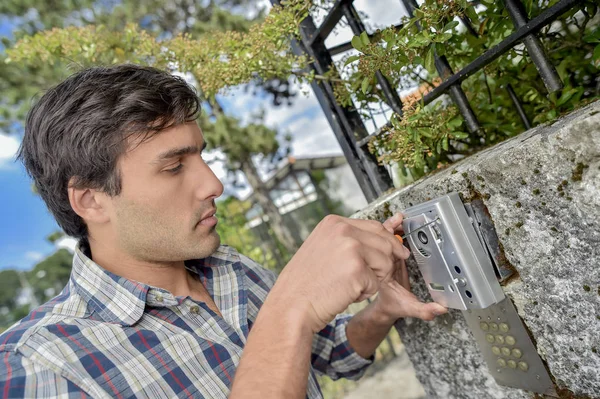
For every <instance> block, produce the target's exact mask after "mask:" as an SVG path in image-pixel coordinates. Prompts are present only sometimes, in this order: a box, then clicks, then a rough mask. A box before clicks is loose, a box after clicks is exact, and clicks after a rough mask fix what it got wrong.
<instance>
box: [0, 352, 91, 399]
mask: <svg viewBox="0 0 600 399" xmlns="http://www.w3.org/2000/svg"><path fill="white" fill-rule="evenodd" d="M0 397H1V398H44V399H54V398H56V399H58V398H60V399H71V398H79V399H81V398H87V397H89V396H88V394H87V393H86V392H85V391H84V390H83V389H81V388H80V387H78V386H77V385H75V384H74V383H73V382H71V381H70V380H68V379H66V378H65V377H63V376H61V375H58V374H56V373H54V372H53V371H51V370H48V369H47V368H45V367H42V366H40V365H37V364H35V363H33V362H32V361H31V360H29V359H27V358H25V357H23V356H22V355H21V354H19V353H16V352H11V351H0Z"/></svg>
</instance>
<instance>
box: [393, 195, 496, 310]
mask: <svg viewBox="0 0 600 399" xmlns="http://www.w3.org/2000/svg"><path fill="white" fill-rule="evenodd" d="M403 214H404V222H403V227H404V233H405V235H406V236H407V241H408V243H409V245H410V247H411V248H412V250H413V251H412V252H413V254H414V257H415V260H416V261H417V265H418V266H419V270H420V271H421V274H422V275H423V278H424V279H425V282H426V283H427V289H428V290H429V293H430V294H431V297H432V298H433V300H434V301H436V302H437V303H439V304H441V305H444V306H446V307H449V308H454V309H460V310H466V309H483V308H487V307H488V306H490V305H493V304H495V303H498V302H500V301H501V300H503V299H504V292H503V291H502V288H501V287H500V285H499V284H498V281H497V279H496V274H495V272H494V267H493V265H492V263H491V260H490V257H489V255H488V253H487V252H486V250H485V249H484V247H483V246H482V244H481V242H480V240H479V238H478V236H477V234H476V232H475V229H474V227H473V225H472V221H471V218H470V217H469V215H467V212H466V211H465V207H464V205H463V203H462V201H461V199H460V197H459V195H458V194H457V193H450V194H448V195H445V196H443V197H439V198H436V199H434V200H431V201H428V202H425V203H422V204H419V205H416V206H413V207H411V208H408V209H406V210H405V211H404V212H403ZM432 221H436V223H433V224H430V225H429V226H426V227H424V228H422V226H424V225H425V224H427V223H430V222H432ZM417 230H419V231H417ZM413 232H414V233H413Z"/></svg>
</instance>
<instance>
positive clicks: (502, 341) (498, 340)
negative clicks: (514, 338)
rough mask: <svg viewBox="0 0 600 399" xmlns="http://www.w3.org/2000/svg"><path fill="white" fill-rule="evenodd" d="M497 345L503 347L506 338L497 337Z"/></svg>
mask: <svg viewBox="0 0 600 399" xmlns="http://www.w3.org/2000/svg"><path fill="white" fill-rule="evenodd" d="M496 343H497V344H501V345H502V344H503V343H504V337H503V336H502V335H496Z"/></svg>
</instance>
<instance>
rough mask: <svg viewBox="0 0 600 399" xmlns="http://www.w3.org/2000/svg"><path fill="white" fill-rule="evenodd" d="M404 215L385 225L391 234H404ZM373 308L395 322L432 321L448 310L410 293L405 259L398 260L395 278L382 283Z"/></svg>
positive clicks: (389, 220) (399, 215)
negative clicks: (415, 318) (409, 318)
mask: <svg viewBox="0 0 600 399" xmlns="http://www.w3.org/2000/svg"><path fill="white" fill-rule="evenodd" d="M402 219H403V217H402V214H401V213H398V214H396V215H394V216H393V217H392V218H390V219H388V220H386V221H385V222H384V223H383V227H384V228H385V229H386V230H387V231H388V232H389V233H391V234H400V235H401V234H404V230H403V229H402ZM372 306H373V307H374V308H375V309H376V310H377V312H378V313H379V314H380V315H381V316H382V317H384V318H386V319H389V320H390V321H391V322H394V321H396V320H398V319H400V318H402V317H417V318H419V319H423V320H432V319H433V318H434V317H435V316H439V315H441V314H444V313H446V312H447V311H448V310H447V309H446V308H445V307H443V306H442V305H439V304H437V303H435V302H431V303H423V302H421V301H420V300H419V299H417V297H416V296H415V295H414V294H413V293H411V292H410V284H409V281H408V272H407V270H406V264H405V263H404V259H398V260H397V265H396V268H395V273H394V275H393V278H391V279H387V280H386V281H384V282H382V284H381V288H380V290H379V293H378V295H377V298H375V300H374V301H373V304H372Z"/></svg>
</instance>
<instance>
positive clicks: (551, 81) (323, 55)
mask: <svg viewBox="0 0 600 399" xmlns="http://www.w3.org/2000/svg"><path fill="white" fill-rule="evenodd" d="M503 1H504V6H505V7H506V9H507V12H508V14H509V16H510V18H511V20H512V23H513V25H514V27H515V31H514V32H513V33H512V34H510V35H509V36H508V37H506V38H505V39H504V40H502V41H501V42H500V43H499V44H497V45H495V46H494V47H492V48H490V49H487V50H486V51H484V52H483V53H482V54H481V55H480V56H479V57H478V58H476V59H475V60H474V61H472V62H471V63H469V64H468V65H466V66H465V67H464V68H462V69H461V70H460V71H458V72H456V73H455V72H453V71H452V68H451V67H450V64H449V63H448V60H447V59H446V57H445V56H437V55H436V56H435V67H436V69H437V71H438V74H439V75H440V77H441V78H442V81H441V83H440V84H439V85H438V86H437V87H435V88H434V89H433V90H431V91H430V92H429V93H427V94H426V95H425V96H424V97H423V102H424V104H425V105H427V104H430V103H431V102H432V101H434V100H436V99H437V98H439V97H440V96H441V95H443V94H449V96H450V98H451V99H452V101H453V102H454V103H455V104H456V106H457V107H458V109H459V111H460V113H461V115H462V116H463V118H464V120H465V123H466V126H467V129H468V130H469V132H471V133H475V132H478V131H479V130H480V129H481V126H480V124H479V121H478V120H477V116H476V115H475V113H474V112H473V109H472V108H471V105H470V104H469V100H468V99H467V96H466V95H465V93H464V91H463V89H462V87H461V82H462V81H463V80H465V79H467V78H468V77H469V76H471V75H473V74H474V73H476V72H478V71H479V70H481V69H483V68H484V67H485V66H487V65H489V64H490V63H492V62H493V61H494V60H496V59H497V58H498V57H500V56H502V55H503V54H505V53H507V52H508V51H510V50H511V49H512V48H513V47H515V46H516V45H518V44H520V43H523V45H524V46H525V48H526V49H527V52H528V54H529V56H530V58H531V60H532V61H533V63H534V65H535V67H536V68H537V70H538V72H539V75H540V77H541V79H542V81H543V83H544V85H545V87H546V88H547V90H548V92H549V93H552V92H555V91H558V90H560V89H562V87H563V83H562V81H561V79H560V77H559V76H558V73H557V72H556V69H555V68H554V66H553V65H552V63H551V62H550V61H549V59H548V57H547V55H546V52H545V50H544V47H543V45H542V43H541V41H540V40H539V39H538V37H537V36H536V34H537V32H539V31H540V30H541V29H542V28H543V27H545V26H547V25H549V24H551V23H552V22H553V21H555V20H556V19H557V18H558V17H560V16H561V15H562V14H564V13H565V12H567V11H568V10H570V9H571V8H573V7H575V6H576V5H578V3H582V1H581V0H560V1H559V2H557V3H556V4H554V5H553V6H551V7H548V8H547V9H545V10H544V11H543V12H541V13H540V14H539V15H538V16H536V17H535V18H533V19H531V20H529V19H528V17H527V14H526V12H525V8H524V6H523V4H522V3H521V1H520V0H503ZM401 2H402V3H403V4H404V7H405V8H406V10H407V11H408V13H409V16H410V17H412V16H413V15H414V11H415V10H416V9H417V8H418V7H419V6H418V4H417V2H416V0H401ZM271 3H272V4H280V0H271ZM342 17H345V18H346V21H347V23H348V26H349V27H350V28H351V29H352V33H353V34H354V35H360V34H361V33H362V32H365V31H366V30H365V26H364V24H363V22H362V20H361V18H360V16H359V13H358V12H357V10H356V9H355V7H354V5H353V0H337V1H336V2H335V3H334V4H333V6H332V8H331V9H330V10H329V12H328V14H327V15H326V17H325V19H324V20H323V22H322V23H321V24H320V25H319V26H318V27H317V26H316V25H315V22H314V20H313V17H312V16H309V17H307V18H306V19H305V20H304V21H302V23H301V25H300V40H299V41H294V43H293V50H294V51H295V52H296V53H297V54H303V53H304V54H308V55H309V56H310V57H311V58H312V60H313V63H312V65H311V68H313V69H314V71H315V73H316V74H318V75H324V74H325V73H326V72H327V71H329V70H330V69H331V68H335V66H334V63H333V60H332V56H334V55H337V54H341V53H343V52H346V51H348V50H351V49H352V45H351V43H350V42H348V43H343V44H340V45H337V46H333V47H331V48H327V47H326V45H325V39H326V38H327V37H328V36H329V35H330V34H331V33H332V31H333V30H334V28H335V27H336V26H337V25H338V24H339V23H340V21H341V20H342ZM462 23H463V24H464V25H465V26H466V28H467V29H468V31H469V32H470V33H471V34H474V35H478V33H477V32H476V30H475V29H474V28H473V27H472V25H471V24H470V22H469V21H468V20H467V19H462ZM376 78H377V83H378V85H379V88H380V89H381V90H382V92H383V93H384V97H385V100H386V104H387V106H389V107H390V108H391V109H392V110H393V111H394V112H395V113H397V114H399V115H400V116H401V115H402V102H401V100H400V97H399V96H398V92H397V90H396V88H395V87H393V86H392V84H391V83H390V82H389V81H388V80H387V79H386V77H385V76H383V74H381V73H380V72H377V76H376ZM311 85H312V89H313V91H314V93H315V95H316V97H317V100H318V101H319V103H320V105H321V107H322V109H323V111H324V113H325V116H326V117H327V119H328V121H329V124H330V126H331V128H332V130H333V132H334V134H335V136H336V137H337V140H338V142H339V144H340V147H341V148H342V151H343V153H344V155H345V157H346V159H347V160H348V164H349V165H350V167H351V168H352V171H353V173H354V175H355V177H356V179H357V181H358V183H359V185H360V187H361V188H362V191H363V193H364V195H365V197H366V198H367V200H368V201H372V200H374V199H376V198H378V197H379V196H381V194H383V193H384V192H385V191H387V190H389V189H390V188H392V187H393V185H392V179H391V176H390V173H389V171H388V170H387V169H386V168H385V167H384V166H382V165H379V164H378V162H377V159H376V157H375V156H374V155H373V154H371V153H370V152H369V151H368V149H367V145H368V143H369V141H370V140H371V139H372V138H373V136H374V135H377V134H379V132H380V131H381V130H379V131H376V132H374V133H372V134H368V131H367V128H366V127H365V124H364V122H363V120H362V118H361V117H360V115H359V113H358V112H357V111H356V109H355V107H353V106H349V107H343V106H341V105H340V104H339V103H338V102H337V101H336V97H335V95H334V90H333V87H332V85H331V84H330V83H329V82H328V81H326V80H314V81H313V82H312V83H311ZM507 91H508V94H509V96H510V98H511V100H512V102H513V104H514V106H515V108H516V111H517V114H518V115H519V117H520V118H521V120H522V122H523V125H524V126H525V128H527V129H529V128H530V127H531V122H530V121H529V118H528V117H527V115H526V113H525V111H524V109H523V107H522V105H521V101H520V100H519V98H518V97H517V95H516V94H515V92H514V90H513V88H512V87H511V86H510V85H508V86H507Z"/></svg>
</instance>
